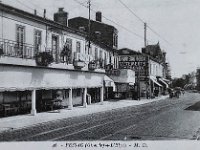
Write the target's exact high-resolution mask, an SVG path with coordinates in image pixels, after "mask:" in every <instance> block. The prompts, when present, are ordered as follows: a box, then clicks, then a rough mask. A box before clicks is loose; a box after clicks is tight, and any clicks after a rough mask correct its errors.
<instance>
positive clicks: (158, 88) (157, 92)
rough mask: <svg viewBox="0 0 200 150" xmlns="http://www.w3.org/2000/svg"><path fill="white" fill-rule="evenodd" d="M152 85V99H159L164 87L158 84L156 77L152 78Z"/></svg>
mask: <svg viewBox="0 0 200 150" xmlns="http://www.w3.org/2000/svg"><path fill="white" fill-rule="evenodd" d="M150 80H151V81H150V85H151V97H152V98H154V97H158V96H159V95H160V94H161V92H162V88H163V86H162V85H161V84H160V83H158V81H157V79H156V77H154V76H150Z"/></svg>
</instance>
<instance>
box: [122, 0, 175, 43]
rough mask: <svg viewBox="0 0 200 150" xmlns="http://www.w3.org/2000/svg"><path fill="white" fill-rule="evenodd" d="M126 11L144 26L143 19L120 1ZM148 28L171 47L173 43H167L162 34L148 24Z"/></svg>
mask: <svg viewBox="0 0 200 150" xmlns="http://www.w3.org/2000/svg"><path fill="white" fill-rule="evenodd" d="M118 1H119V2H120V3H121V4H122V5H123V6H124V7H125V8H126V9H128V10H129V11H130V12H131V14H133V15H134V16H135V17H136V18H137V19H138V20H139V21H140V22H142V23H143V24H144V23H145V21H143V19H142V18H141V17H139V16H138V15H137V14H136V13H135V12H134V11H133V10H132V9H130V8H129V7H128V6H127V5H126V4H125V3H123V2H122V1H121V0H118ZM147 28H149V29H150V30H151V31H152V32H153V33H154V34H156V35H157V36H158V37H160V38H161V39H162V40H163V41H165V42H166V43H167V44H169V45H170V46H171V43H170V42H169V41H167V40H166V39H165V38H163V37H162V36H161V35H160V34H158V33H157V32H156V31H155V30H154V29H153V28H152V27H150V26H149V25H148V24H147Z"/></svg>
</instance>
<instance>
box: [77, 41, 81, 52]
mask: <svg viewBox="0 0 200 150" xmlns="http://www.w3.org/2000/svg"><path fill="white" fill-rule="evenodd" d="M76 52H77V53H80V52H81V42H79V41H77V42H76Z"/></svg>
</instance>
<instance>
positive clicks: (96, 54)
mask: <svg viewBox="0 0 200 150" xmlns="http://www.w3.org/2000/svg"><path fill="white" fill-rule="evenodd" d="M97 59H98V48H97V47H95V60H97Z"/></svg>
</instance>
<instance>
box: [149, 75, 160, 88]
mask: <svg viewBox="0 0 200 150" xmlns="http://www.w3.org/2000/svg"><path fill="white" fill-rule="evenodd" d="M150 80H151V81H152V82H154V83H155V84H157V85H158V86H160V87H162V85H161V84H160V83H158V82H157V80H156V78H155V77H153V76H150Z"/></svg>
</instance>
